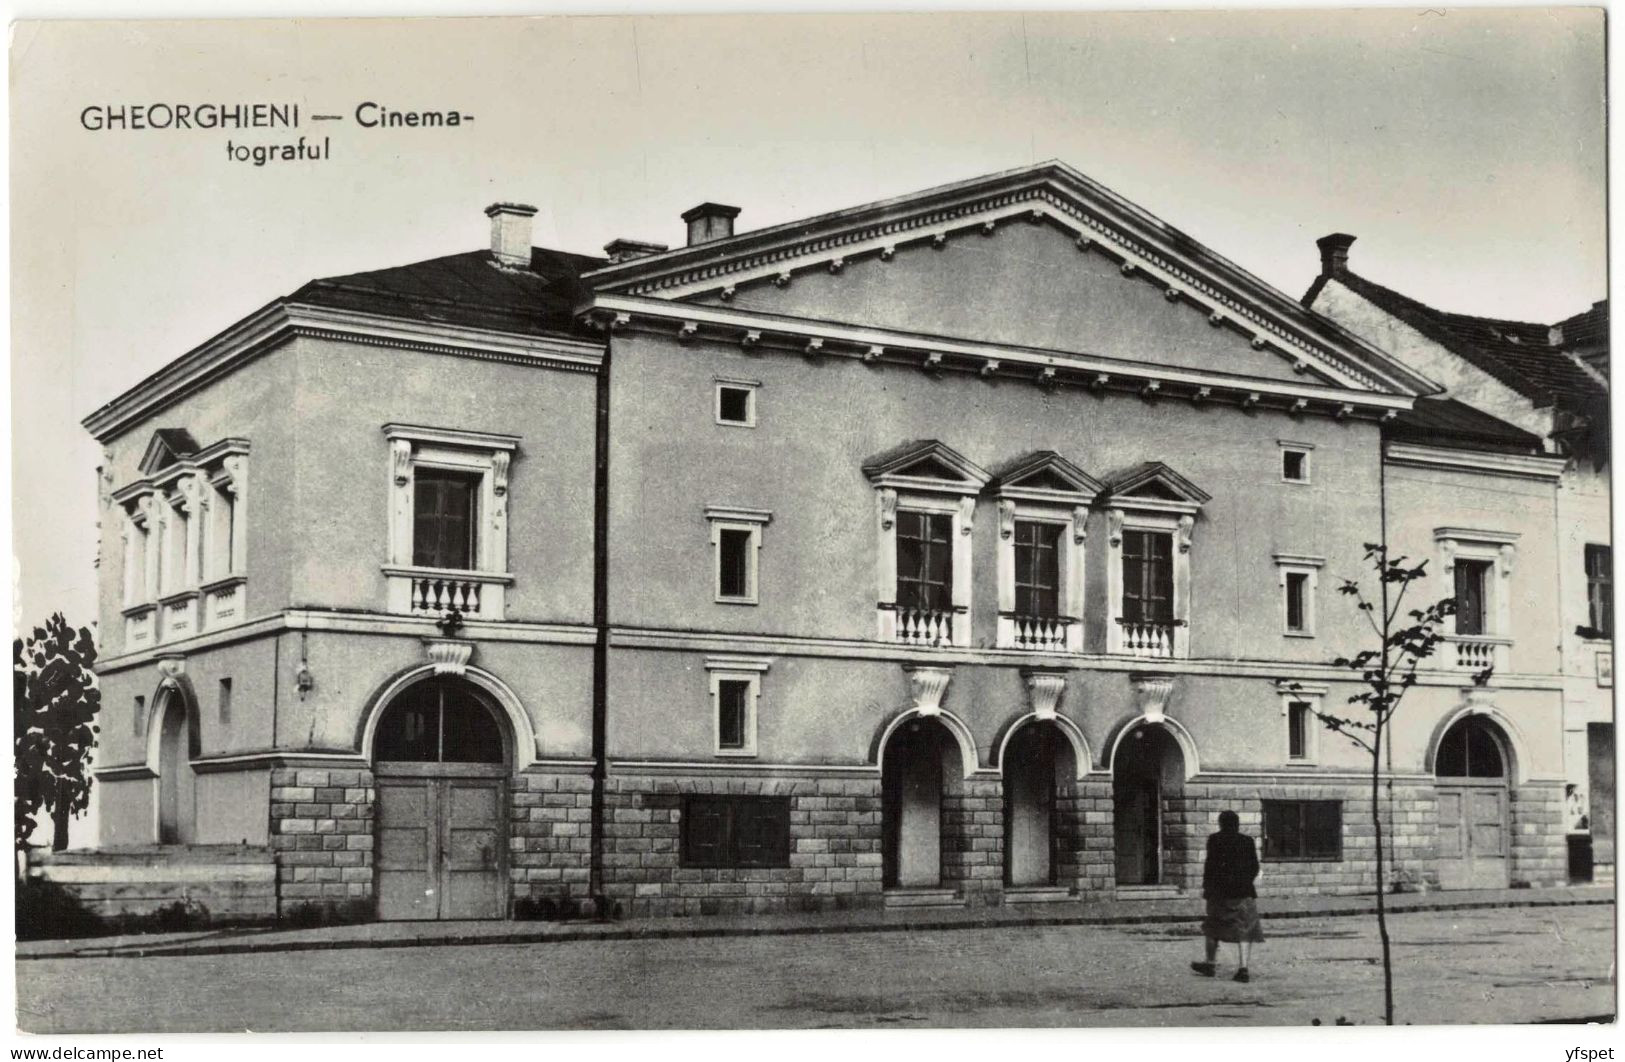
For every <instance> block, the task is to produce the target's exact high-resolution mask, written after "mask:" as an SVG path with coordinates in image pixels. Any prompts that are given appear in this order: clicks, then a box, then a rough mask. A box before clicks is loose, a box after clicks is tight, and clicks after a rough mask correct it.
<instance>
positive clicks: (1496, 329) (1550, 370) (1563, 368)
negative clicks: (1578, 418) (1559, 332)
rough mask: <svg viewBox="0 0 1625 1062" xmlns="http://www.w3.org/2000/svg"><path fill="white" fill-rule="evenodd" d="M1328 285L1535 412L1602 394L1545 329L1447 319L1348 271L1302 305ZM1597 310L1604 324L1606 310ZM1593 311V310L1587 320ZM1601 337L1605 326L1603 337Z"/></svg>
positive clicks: (1462, 316) (1525, 324)
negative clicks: (1464, 365) (1374, 308)
mask: <svg viewBox="0 0 1625 1062" xmlns="http://www.w3.org/2000/svg"><path fill="white" fill-rule="evenodd" d="M1327 280H1336V281H1338V283H1340V284H1342V285H1343V286H1344V287H1346V288H1348V289H1349V290H1350V291H1353V292H1354V293H1355V294H1357V295H1359V296H1361V297H1362V298H1364V299H1366V300H1367V301H1368V302H1370V303H1372V304H1373V305H1375V306H1377V307H1378V308H1379V309H1381V310H1384V311H1386V312H1387V313H1390V314H1392V315H1393V316H1395V317H1397V318H1399V319H1400V320H1401V321H1404V322H1405V323H1406V324H1408V325H1410V326H1411V327H1412V328H1414V329H1416V330H1417V331H1418V332H1420V333H1422V334H1423V335H1424V336H1426V337H1427V338H1429V339H1431V340H1433V341H1434V342H1435V343H1438V344H1439V345H1440V346H1442V347H1444V348H1446V349H1447V350H1449V351H1451V352H1452V353H1454V354H1456V355H1457V356H1458V357H1460V358H1462V359H1463V360H1464V361H1466V362H1468V363H1470V364H1472V365H1474V366H1476V367H1477V368H1479V369H1482V370H1483V371H1484V372H1486V373H1488V374H1489V375H1490V376H1493V377H1494V378H1495V379H1497V380H1499V381H1500V382H1501V383H1503V384H1506V385H1507V386H1508V387H1510V388H1512V389H1513V390H1514V391H1517V392H1518V393H1519V394H1521V395H1523V396H1524V397H1525V398H1528V399H1529V400H1530V401H1532V402H1533V403H1534V404H1535V405H1536V406H1549V405H1559V406H1566V407H1574V406H1577V405H1581V404H1583V403H1585V402H1586V401H1587V400H1588V399H1592V398H1595V397H1597V396H1599V395H1605V394H1607V388H1606V387H1604V386H1603V384H1602V383H1601V382H1600V381H1599V380H1598V379H1597V378H1596V377H1594V376H1592V375H1591V374H1590V373H1588V372H1586V370H1585V369H1583V368H1581V367H1580V366H1579V365H1578V364H1577V363H1576V362H1575V360H1574V358H1573V357H1572V356H1571V355H1570V354H1569V353H1568V352H1567V351H1566V350H1565V349H1564V348H1563V346H1561V345H1556V344H1554V343H1553V337H1552V333H1553V329H1552V327H1551V326H1549V325H1544V324H1535V323H1531V322H1528V321H1509V320H1502V319H1500V318H1494V317H1473V316H1471V315H1468V314H1463V313H1449V312H1447V311H1444V310H1439V309H1435V308H1434V307H1432V306H1429V305H1427V304H1426V303H1422V302H1418V301H1417V300H1415V299H1413V298H1411V297H1410V296H1408V295H1401V294H1400V293H1399V292H1397V291H1394V290H1393V289H1392V288H1385V287H1383V286H1382V285H1381V284H1378V283H1376V282H1374V281H1371V280H1367V279H1366V278H1365V277H1362V276H1360V275H1359V274H1357V273H1353V272H1350V271H1349V270H1347V269H1339V270H1337V271H1336V272H1335V273H1333V274H1331V275H1330V276H1326V275H1322V276H1321V277H1320V278H1319V279H1317V280H1316V281H1315V283H1314V286H1313V287H1311V288H1310V289H1309V293H1308V294H1307V295H1305V296H1304V301H1305V303H1306V304H1307V303H1312V302H1313V301H1314V298H1315V296H1316V295H1318V294H1319V293H1320V289H1321V288H1322V287H1324V286H1325V283H1326V281H1327ZM1599 305H1601V306H1602V314H1603V316H1604V318H1605V319H1606V315H1607V307H1606V304H1605V303H1603V304H1599ZM1596 310H1597V307H1595V306H1594V307H1592V310H1590V311H1587V314H1589V313H1593V312H1595V311H1596ZM1578 316H1579V317H1585V316H1586V315H1585V314H1581V315H1578ZM1570 320H1571V321H1572V320H1575V318H1570ZM1606 332H1607V329H1606V325H1604V326H1603V334H1604V335H1606ZM1560 342H1561V341H1560Z"/></svg>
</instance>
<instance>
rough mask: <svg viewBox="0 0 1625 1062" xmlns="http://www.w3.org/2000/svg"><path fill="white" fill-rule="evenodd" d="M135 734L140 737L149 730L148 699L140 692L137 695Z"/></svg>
mask: <svg viewBox="0 0 1625 1062" xmlns="http://www.w3.org/2000/svg"><path fill="white" fill-rule="evenodd" d="M134 715H135V735H136V737H140V736H141V735H142V734H145V733H146V732H147V699H146V698H145V697H143V696H141V695H140V694H139V693H138V694H136V697H135V712H134Z"/></svg>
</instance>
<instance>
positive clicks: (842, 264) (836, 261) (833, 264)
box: [829, 258, 846, 273]
mask: <svg viewBox="0 0 1625 1062" xmlns="http://www.w3.org/2000/svg"><path fill="white" fill-rule="evenodd" d="M845 268H846V259H845V258H831V259H830V260H829V271H830V272H831V273H839V272H840V271H841V270H843V269H845Z"/></svg>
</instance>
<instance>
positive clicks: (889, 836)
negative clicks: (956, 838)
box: [880, 718, 963, 889]
mask: <svg viewBox="0 0 1625 1062" xmlns="http://www.w3.org/2000/svg"><path fill="white" fill-rule="evenodd" d="M962 764H963V760H962V758H961V754H960V750H959V745H958V742H956V741H955V740H954V736H953V734H952V733H950V732H949V730H948V728H947V727H946V726H944V725H943V724H942V723H940V722H938V721H936V720H934V719H927V718H913V719H908V720H906V721H904V722H903V723H901V724H900V725H899V726H898V727H897V729H896V730H895V731H894V732H893V733H892V734H891V735H890V737H889V738H888V739H887V741H886V745H885V748H884V749H883V750H882V752H881V770H880V787H881V816H880V817H881V852H882V855H881V863H882V874H883V879H882V880H883V882H884V884H885V886H886V887H887V888H905V889H929V888H939V887H940V886H941V885H942V829H943V815H942V805H943V797H944V796H946V795H947V794H948V793H950V792H951V791H953V790H955V789H956V788H957V787H958V785H959V781H960V775H961V771H962Z"/></svg>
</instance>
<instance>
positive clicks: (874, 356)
mask: <svg viewBox="0 0 1625 1062" xmlns="http://www.w3.org/2000/svg"><path fill="white" fill-rule="evenodd" d="M884 353H886V348H885V347H883V346H880V345H879V344H878V343H877V344H875V345H873V346H871V347H870V348H869V349H868V350H866V351H864V352H863V360H864V361H879V360H880V356H881V355H882V354H884Z"/></svg>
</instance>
